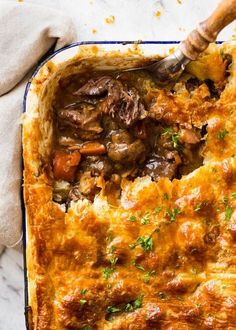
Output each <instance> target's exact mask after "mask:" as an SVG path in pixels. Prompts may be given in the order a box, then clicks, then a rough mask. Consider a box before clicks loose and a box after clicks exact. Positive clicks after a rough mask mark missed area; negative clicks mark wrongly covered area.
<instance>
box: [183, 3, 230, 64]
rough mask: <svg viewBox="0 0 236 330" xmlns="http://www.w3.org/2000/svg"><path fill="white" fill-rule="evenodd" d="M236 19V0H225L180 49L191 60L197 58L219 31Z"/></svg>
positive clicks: (189, 36)
mask: <svg viewBox="0 0 236 330" xmlns="http://www.w3.org/2000/svg"><path fill="white" fill-rule="evenodd" d="M235 19H236V0H223V1H221V2H220V4H219V5H218V7H217V8H216V9H215V11H214V12H213V13H212V15H211V16H210V17H209V18H208V19H206V20H205V21H203V22H201V23H200V24H199V26H198V27H197V29H195V30H193V31H192V32H191V33H190V34H189V35H188V37H187V39H185V40H184V41H183V42H182V43H181V44H180V50H181V51H182V52H183V54H184V55H185V56H186V57H188V58H189V59H190V60H196V58H197V57H198V55H199V54H200V53H201V52H203V51H204V50H205V49H206V48H207V47H208V45H209V43H210V42H214V41H215V40H216V38H217V35H218V34H219V32H220V31H221V30H222V29H223V28H224V27H226V26H227V25H228V24H230V23H231V22H232V21H233V20H235Z"/></svg>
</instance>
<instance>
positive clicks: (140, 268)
mask: <svg viewBox="0 0 236 330" xmlns="http://www.w3.org/2000/svg"><path fill="white" fill-rule="evenodd" d="M132 265H133V266H135V267H136V268H138V269H139V270H141V271H142V272H145V269H144V268H143V266H142V265H140V264H137V263H136V260H133V261H132Z"/></svg>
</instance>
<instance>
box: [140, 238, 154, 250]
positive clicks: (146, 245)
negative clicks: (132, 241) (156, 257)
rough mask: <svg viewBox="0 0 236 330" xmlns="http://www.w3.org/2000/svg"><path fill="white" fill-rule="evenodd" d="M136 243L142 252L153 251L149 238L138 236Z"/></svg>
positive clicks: (151, 240)
mask: <svg viewBox="0 0 236 330" xmlns="http://www.w3.org/2000/svg"><path fill="white" fill-rule="evenodd" d="M137 243H138V244H139V245H141V247H142V248H143V249H144V251H152V249H153V239H152V237H150V236H140V237H139V238H138V239H137Z"/></svg>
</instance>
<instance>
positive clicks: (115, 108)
mask: <svg viewBox="0 0 236 330" xmlns="http://www.w3.org/2000/svg"><path fill="white" fill-rule="evenodd" d="M106 102H107V107H106V110H105V112H107V113H109V115H110V116H111V117H113V118H115V117H117V118H118V119H119V120H120V121H121V122H123V123H124V124H125V125H126V126H131V125H133V124H134V123H135V122H137V121H138V120H140V119H143V118H145V117H146V111H145V107H144V105H143V103H142V102H141V99H140V96H139V94H138V91H137V90H136V89H135V88H130V89H128V88H126V87H124V86H123V85H122V84H121V83H120V82H118V81H115V83H114V84H113V85H111V87H110V89H109V91H108V97H107V100H106Z"/></svg>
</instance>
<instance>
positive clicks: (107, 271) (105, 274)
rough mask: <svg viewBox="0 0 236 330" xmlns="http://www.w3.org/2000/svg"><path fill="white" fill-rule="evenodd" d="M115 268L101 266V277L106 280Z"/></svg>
mask: <svg viewBox="0 0 236 330" xmlns="http://www.w3.org/2000/svg"><path fill="white" fill-rule="evenodd" d="M114 271H115V269H114V268H109V267H106V268H103V277H104V278H105V280H107V279H108V278H109V277H110V276H111V274H112V273H114Z"/></svg>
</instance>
